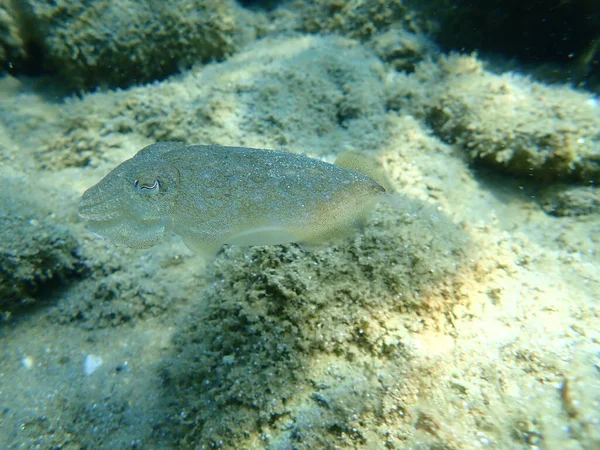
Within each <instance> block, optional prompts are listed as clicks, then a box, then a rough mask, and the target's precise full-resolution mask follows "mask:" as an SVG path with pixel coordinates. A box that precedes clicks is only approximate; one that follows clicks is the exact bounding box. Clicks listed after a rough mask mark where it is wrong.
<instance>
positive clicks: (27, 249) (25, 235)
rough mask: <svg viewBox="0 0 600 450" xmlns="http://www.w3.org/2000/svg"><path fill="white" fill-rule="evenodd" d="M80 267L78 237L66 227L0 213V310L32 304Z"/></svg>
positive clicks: (73, 274)
mask: <svg viewBox="0 0 600 450" xmlns="http://www.w3.org/2000/svg"><path fill="white" fill-rule="evenodd" d="M81 268H82V265H81V261H80V258H79V255H78V253H77V241H76V240H75V238H74V237H73V236H72V235H71V234H70V233H69V232H68V231H67V230H66V229H63V228H61V227H57V226H54V225H51V224H48V223H44V222H42V221H40V220H36V219H25V218H23V217H18V216H3V217H0V312H6V311H8V312H11V311H14V310H16V309H18V308H20V307H23V306H26V305H31V304H32V303H34V302H36V300H37V299H39V298H40V297H41V295H42V294H45V295H47V289H48V288H49V287H52V285H56V284H57V283H59V282H61V281H64V280H66V279H68V278H70V277H73V276H76V275H77V274H78V273H79V272H80V271H81Z"/></svg>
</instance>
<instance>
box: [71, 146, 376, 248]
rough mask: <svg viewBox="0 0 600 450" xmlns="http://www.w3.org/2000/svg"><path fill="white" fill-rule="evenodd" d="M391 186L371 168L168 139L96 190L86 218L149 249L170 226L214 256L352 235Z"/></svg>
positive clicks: (101, 231)
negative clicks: (229, 248)
mask: <svg viewBox="0 0 600 450" xmlns="http://www.w3.org/2000/svg"><path fill="white" fill-rule="evenodd" d="M384 192H385V189H384V188H383V187H382V186H380V185H379V184H378V183H377V182H376V181H374V180H373V179H371V178H369V177H368V176H366V175H363V174H361V173H358V172H355V171H353V170H350V169H345V168H343V167H340V166H336V165H333V164H328V163H326V162H323V161H320V160H316V159H312V158H308V157H306V156H301V155H296V154H293V153H287V152H281V151H275V150H260V149H253V148H246V147H220V146H214V145H210V146H200V145H193V146H185V145H184V144H181V143H176V142H162V143H157V144H153V145H150V146H148V147H146V148H144V149H143V150H141V151H140V152H138V153H137V154H136V155H135V156H134V157H133V158H131V159H129V160H127V161H125V162H124V163H122V164H121V165H119V166H118V167H116V168H115V169H114V170H113V171H112V172H110V173H109V174H108V175H107V176H106V177H105V178H104V179H102V180H101V181H100V182H99V183H98V184H96V185H95V186H93V187H92V188H90V189H88V190H87V191H86V192H85V193H84V194H83V196H82V198H81V200H80V202H79V215H80V216H81V217H83V218H84V219H87V220H88V221H89V228H90V229H91V231H93V232H94V233H96V234H97V235H99V236H101V237H104V238H106V239H108V240H109V241H111V242H114V243H117V244H121V245H125V246H127V247H132V248H148V247H151V246H153V245H155V244H156V243H158V242H159V241H160V240H161V238H162V237H163V235H164V233H165V231H166V230H167V229H172V230H173V231H174V232H175V233H177V234H179V235H180V236H182V237H183V239H184V242H185V243H186V245H187V246H188V247H190V248H191V249H192V250H195V251H198V252H199V253H203V254H211V253H214V252H215V251H216V250H217V249H218V248H219V247H220V246H221V245H222V244H238V245H273V244H283V243H288V242H304V243H309V244H318V243H320V242H321V241H323V240H328V239H330V238H333V237H337V236H340V235H344V234H346V232H347V231H349V230H351V229H352V228H354V226H356V225H359V224H360V223H361V221H362V220H363V219H364V217H365V213H366V212H367V211H368V210H369V209H370V207H371V206H372V205H373V204H374V200H375V199H376V198H377V197H378V196H379V195H381V194H383V193H384Z"/></svg>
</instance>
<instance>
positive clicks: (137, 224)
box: [78, 157, 180, 248]
mask: <svg viewBox="0 0 600 450" xmlns="http://www.w3.org/2000/svg"><path fill="white" fill-rule="evenodd" d="M179 179H180V178H179V171H178V170H177V168H175V167H172V166H170V165H169V164H167V163H165V162H164V161H162V160H160V159H159V160H158V161H153V160H148V159H146V158H136V157H134V158H132V159H130V160H128V161H125V162H124V163H122V164H121V165H119V166H118V167H116V168H115V169H114V170H113V171H112V172H110V173H109V174H108V175H106V177H104V178H103V179H102V180H100V182H99V183H98V184H96V185H95V186H92V187H91V188H89V189H88V190H87V191H85V193H84V194H83V195H82V196H81V199H80V200H79V204H78V212H79V215H80V216H81V217H82V218H83V219H86V220H88V228H89V229H90V230H91V231H92V232H93V233H94V234H96V235H98V236H100V237H102V238H105V239H107V240H108V241H110V242H113V243H115V244H121V245H125V246H127V247H132V248H148V247H152V246H153V245H155V244H156V243H157V242H158V241H160V239H161V238H162V237H163V235H164V232H165V230H166V229H167V227H168V226H169V225H170V223H171V217H172V214H173V210H174V207H175V202H176V199H177V194H178V191H179Z"/></svg>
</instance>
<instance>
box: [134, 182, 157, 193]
mask: <svg viewBox="0 0 600 450" xmlns="http://www.w3.org/2000/svg"><path fill="white" fill-rule="evenodd" d="M133 187H134V189H135V192H137V193H138V194H145V195H154V194H158V193H159V192H160V189H161V187H162V183H161V182H160V180H159V179H158V178H156V179H155V180H154V182H153V183H152V184H142V183H140V180H138V179H137V178H136V179H135V180H133Z"/></svg>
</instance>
